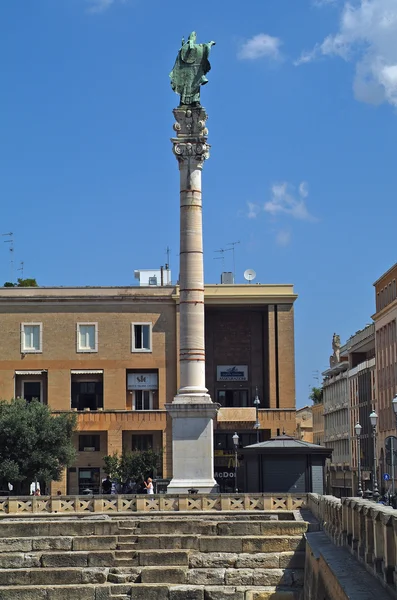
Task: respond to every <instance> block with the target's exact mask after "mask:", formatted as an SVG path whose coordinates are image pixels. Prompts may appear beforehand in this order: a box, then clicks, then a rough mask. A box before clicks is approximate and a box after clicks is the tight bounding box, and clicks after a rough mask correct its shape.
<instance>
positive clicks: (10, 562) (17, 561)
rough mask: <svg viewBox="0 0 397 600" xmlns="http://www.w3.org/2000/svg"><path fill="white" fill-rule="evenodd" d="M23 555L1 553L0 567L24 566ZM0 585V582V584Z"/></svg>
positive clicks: (19, 567) (18, 567)
mask: <svg viewBox="0 0 397 600" xmlns="http://www.w3.org/2000/svg"><path fill="white" fill-rule="evenodd" d="M24 562H25V555H24V554H22V552H21V553H18V554H1V555H0V569H21V568H22V567H23V566H24ZM0 585H1V584H0Z"/></svg>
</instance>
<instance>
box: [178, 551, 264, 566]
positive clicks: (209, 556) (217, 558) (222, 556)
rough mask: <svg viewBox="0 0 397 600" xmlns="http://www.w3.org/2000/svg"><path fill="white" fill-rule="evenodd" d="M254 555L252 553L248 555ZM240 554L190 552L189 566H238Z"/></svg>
mask: <svg viewBox="0 0 397 600" xmlns="http://www.w3.org/2000/svg"><path fill="white" fill-rule="evenodd" d="M248 556H252V555H248ZM237 561H238V554H234V553H231V552H226V553H222V552H206V553H204V552H203V553H197V554H190V556H189V566H190V568H192V569H200V568H207V569H210V568H221V567H224V568H227V567H229V568H230V567H234V566H237V564H236V563H237Z"/></svg>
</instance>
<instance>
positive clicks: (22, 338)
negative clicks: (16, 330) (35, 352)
mask: <svg viewBox="0 0 397 600" xmlns="http://www.w3.org/2000/svg"><path fill="white" fill-rule="evenodd" d="M24 350H25V334H24V326H23V323H21V354H23V352H24Z"/></svg>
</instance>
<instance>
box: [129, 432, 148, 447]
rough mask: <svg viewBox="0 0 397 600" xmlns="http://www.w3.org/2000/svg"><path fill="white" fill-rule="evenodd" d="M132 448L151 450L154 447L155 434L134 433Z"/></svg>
mask: <svg viewBox="0 0 397 600" xmlns="http://www.w3.org/2000/svg"><path fill="white" fill-rule="evenodd" d="M131 447H132V450H150V449H151V448H153V436H152V435H151V434H142V435H133V436H132V446H131Z"/></svg>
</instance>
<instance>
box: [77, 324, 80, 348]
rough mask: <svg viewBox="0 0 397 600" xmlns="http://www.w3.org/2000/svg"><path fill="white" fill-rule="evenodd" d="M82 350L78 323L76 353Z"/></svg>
mask: <svg viewBox="0 0 397 600" xmlns="http://www.w3.org/2000/svg"><path fill="white" fill-rule="evenodd" d="M79 350H80V324H79V323H76V351H77V352H78V351H79Z"/></svg>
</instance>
